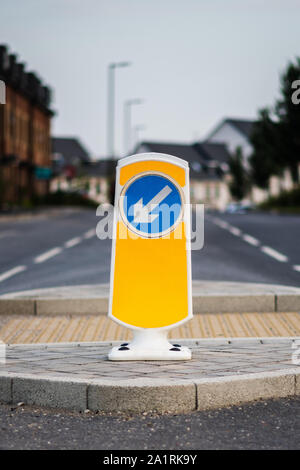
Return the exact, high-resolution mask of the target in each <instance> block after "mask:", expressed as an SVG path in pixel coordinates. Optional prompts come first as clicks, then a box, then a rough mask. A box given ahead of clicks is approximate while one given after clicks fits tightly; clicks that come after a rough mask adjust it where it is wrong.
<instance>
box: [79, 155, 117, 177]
mask: <svg viewBox="0 0 300 470" xmlns="http://www.w3.org/2000/svg"><path fill="white" fill-rule="evenodd" d="M116 165H117V160H114V159H107V160H98V161H95V162H90V163H89V164H88V165H85V166H84V174H85V175H86V176H91V177H97V176H98V177H101V176H102V177H106V176H111V175H112V174H113V173H114V171H115V168H116Z"/></svg>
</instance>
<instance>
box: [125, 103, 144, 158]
mask: <svg viewBox="0 0 300 470" xmlns="http://www.w3.org/2000/svg"><path fill="white" fill-rule="evenodd" d="M142 103H143V100H141V99H140V98H134V99H131V100H127V101H125V103H124V152H125V155H127V153H128V152H130V149H131V107H132V106H134V105H137V104H142Z"/></svg>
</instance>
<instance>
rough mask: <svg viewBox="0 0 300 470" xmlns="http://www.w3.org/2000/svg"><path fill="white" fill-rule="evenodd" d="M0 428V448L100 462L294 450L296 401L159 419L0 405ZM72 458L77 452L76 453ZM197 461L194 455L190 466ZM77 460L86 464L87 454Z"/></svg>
mask: <svg viewBox="0 0 300 470" xmlns="http://www.w3.org/2000/svg"><path fill="white" fill-rule="evenodd" d="M0 428H1V431H2V432H1V433H0V449H24V450H29V449H33V450H52V449H53V450H54V449H55V450H67V449H70V450H73V449H74V450H75V449H76V450H97V451H99V450H102V451H103V452H102V453H101V455H99V452H96V453H95V454H93V458H95V459H97V463H99V462H100V463H104V458H105V457H110V456H111V455H114V453H113V451H114V450H119V451H122V450H123V451H126V450H129V451H130V454H125V453H123V455H131V456H134V451H135V450H145V451H147V454H150V455H151V454H152V455H153V454H154V455H155V453H156V450H161V451H165V452H166V451H173V452H172V453H174V451H176V452H177V453H179V455H182V454H184V455H193V456H194V455H195V454H197V453H196V452H188V451H189V450H192V451H193V450H197V451H198V450H203V449H207V450H228V449H236V450H248V449H249V450H250V449H251V450H254V449H257V450H273V449H274V450H275V449H276V450H293V449H294V450H296V449H297V450H299V449H300V442H299V434H300V397H293V398H292V397H291V398H282V399H276V400H274V399H273V400H262V401H259V402H255V403H251V404H244V405H242V406H233V407H230V408H222V409H216V410H206V411H197V412H191V413H186V414H170V413H168V414H163V415H157V414H150V413H144V414H135V415H128V414H126V415H124V414H123V413H118V414H117V413H115V414H112V413H92V412H89V413H77V412H68V411H65V410H64V411H62V410H58V409H55V410H54V409H52V410H51V409H45V408H40V407H36V406H34V407H33V406H24V405H22V406H11V405H0ZM153 449H155V450H153ZM115 455H116V454H115ZM117 455H119V456H120V454H119V453H118V454H117ZM121 455H122V454H121ZM52 456H53V464H55V463H56V462H57V456H56V455H55V454H51V453H49V454H48V455H47V462H50V461H51V457H52ZM137 457H138V456H137ZM139 457H140V459H144V462H143V463H142V462H140V461H139ZM139 457H138V459H137V463H136V466H138V465H140V464H145V457H146V458H147V456H146V455H140V456H139ZM241 457H242V458H243V456H241ZM26 458H28V464H29V465H32V454H29V453H23V454H22V461H23V464H24V462H26ZM78 458H80V454H76V459H77V460H78ZM200 458H202V457H201V456H200V455H197V457H196V464H199V463H200ZM222 458H223V455H222ZM24 459H25V460H24ZM83 459H84V461H82V463H83V464H86V459H87V454H84V455H83ZM148 459H149V457H148ZM146 461H147V460H146ZM26 463H27V462H26ZM51 463H52V462H51Z"/></svg>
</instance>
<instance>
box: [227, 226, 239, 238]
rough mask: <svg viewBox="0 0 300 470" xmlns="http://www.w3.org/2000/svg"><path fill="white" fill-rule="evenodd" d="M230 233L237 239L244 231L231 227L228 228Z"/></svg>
mask: <svg viewBox="0 0 300 470" xmlns="http://www.w3.org/2000/svg"><path fill="white" fill-rule="evenodd" d="M228 230H229V232H230V233H232V235H235V236H236V237H239V236H240V235H241V233H242V231H241V230H240V229H239V228H237V227H232V226H231V225H230V226H229V228H228Z"/></svg>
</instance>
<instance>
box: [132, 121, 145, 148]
mask: <svg viewBox="0 0 300 470" xmlns="http://www.w3.org/2000/svg"><path fill="white" fill-rule="evenodd" d="M145 129H146V126H145V125H144V124H139V125H138V126H134V129H133V130H134V142H135V144H137V143H138V141H139V137H140V135H139V134H140V132H141V131H144V130H145Z"/></svg>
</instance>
